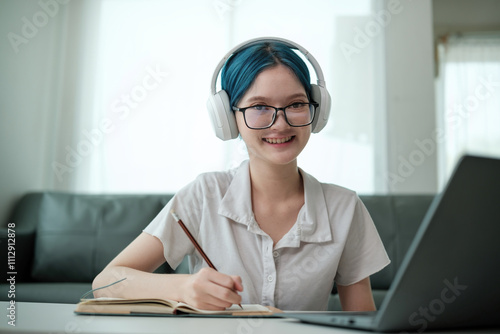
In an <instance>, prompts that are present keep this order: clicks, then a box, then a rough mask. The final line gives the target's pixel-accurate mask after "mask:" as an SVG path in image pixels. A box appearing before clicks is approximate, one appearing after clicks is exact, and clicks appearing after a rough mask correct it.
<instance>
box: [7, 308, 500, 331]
mask: <svg viewBox="0 0 500 334" xmlns="http://www.w3.org/2000/svg"><path fill="white" fill-rule="evenodd" d="M15 306H16V308H15V325H16V326H15V327H14V326H11V325H9V324H8V322H9V321H10V320H9V318H8V315H9V313H11V311H9V310H8V309H7V308H8V307H9V303H8V302H0V307H1V308H2V310H3V312H2V313H3V314H4V315H3V316H2V317H0V333H50V334H54V333H81V334H83V333H120V334H125V333H163V334H168V333H196V334H199V333H204V334H211V333H214V334H226V333H227V334H229V333H236V334H254V333H259V334H266V333H269V334H271V333H272V334H277V333H287V334H294V333H301V334H303V333H304V332H307V333H308V334H315V333H329V334H332V333H350V334H353V333H368V332H364V331H353V330H347V329H342V328H332V327H325V326H316V325H308V324H303V323H301V322H298V321H297V320H293V319H283V318H273V319H262V318H175V317H126V316H125V317H124V316H83V315H76V314H74V313H73V310H74V308H75V305H71V304H45V303H22V302H19V303H16V304H15ZM484 332H485V333H498V330H497V331H484ZM450 333H453V332H450ZM461 333H462V334H463V333H464V332H461ZM471 333H479V331H477V330H475V331H471ZM427 334H430V333H427ZM440 334H443V332H441V333H440Z"/></svg>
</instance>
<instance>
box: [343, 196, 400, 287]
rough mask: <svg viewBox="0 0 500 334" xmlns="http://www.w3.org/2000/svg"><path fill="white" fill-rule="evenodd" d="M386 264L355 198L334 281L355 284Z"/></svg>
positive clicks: (369, 221) (365, 213)
mask: <svg viewBox="0 0 500 334" xmlns="http://www.w3.org/2000/svg"><path fill="white" fill-rule="evenodd" d="M390 262H391V261H390V260H389V257H388V256H387V252H386V251H385V248H384V245H383V243H382V240H381V239H380V236H379V234H378V232H377V229H376V227H375V224H374V223H373V220H372V219H371V217H370V214H369V213H368V210H367V209H366V207H365V206H364V204H363V202H362V201H361V200H360V199H359V197H356V205H355V207H354V211H353V215H352V220H351V224H350V228H349V232H348V235H347V239H346V242H345V245H344V250H343V252H342V256H341V257H340V261H339V265H338V268H337V274H336V276H335V281H336V282H337V284H340V285H351V284H354V283H357V282H359V281H361V280H362V279H364V278H366V277H368V276H370V275H372V274H374V273H376V272H378V271H380V270H382V269H383V268H384V267H385V266H387V265H388V264H389V263H390Z"/></svg>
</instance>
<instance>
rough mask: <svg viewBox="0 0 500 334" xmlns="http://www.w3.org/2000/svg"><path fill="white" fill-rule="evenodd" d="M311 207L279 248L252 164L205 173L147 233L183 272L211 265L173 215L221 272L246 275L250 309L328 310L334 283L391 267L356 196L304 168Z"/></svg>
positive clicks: (348, 281) (304, 210) (303, 211)
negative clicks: (259, 210)
mask: <svg viewBox="0 0 500 334" xmlns="http://www.w3.org/2000/svg"><path fill="white" fill-rule="evenodd" d="M300 173H301V175H302V178H303V182H304V194H305V204H304V206H303V207H302V209H301V210H300V212H299V214H298V217H297V221H296V223H295V224H294V225H293V227H292V228H291V229H290V230H289V231H288V233H286V234H285V235H284V236H283V238H282V239H281V240H280V241H279V242H278V243H277V244H276V245H275V247H274V248H273V240H272V239H271V237H270V236H268V235H267V234H266V233H265V232H263V231H262V230H261V229H260V227H259V225H258V224H257V222H256V221H255V218H254V214H253V211H252V201H251V187H250V174H249V164H248V161H245V162H243V163H242V164H241V166H240V167H238V168H236V169H233V170H229V171H226V172H211V173H205V174H201V175H200V176H199V177H198V178H197V179H196V180H195V181H193V182H192V183H190V184H188V185H187V186H186V187H184V188H183V189H181V190H180V191H179V192H177V194H176V195H175V196H174V198H172V200H171V201H170V202H169V203H168V204H167V205H166V206H165V207H164V208H163V210H162V211H161V212H160V213H159V214H158V216H157V217H156V218H155V219H154V220H153V221H152V222H151V223H150V224H149V225H148V226H147V227H146V228H145V230H144V231H145V232H146V233H149V234H151V235H154V236H156V237H157V238H159V239H160V241H161V242H162V244H163V249H164V256H165V259H166V261H167V262H168V264H169V265H170V266H171V267H172V268H176V267H177V266H178V265H179V264H180V262H181V261H182V260H183V258H184V256H185V255H190V257H189V265H190V272H191V273H195V272H197V271H199V270H200V269H201V268H203V267H207V266H208V265H207V264H206V263H205V261H204V260H203V258H202V257H201V256H200V255H199V254H198V252H197V251H196V249H195V248H194V246H193V245H192V244H191V242H190V241H189V239H188V237H187V236H186V234H185V233H184V231H183V230H182V229H181V228H180V226H179V225H178V224H177V222H176V221H175V220H174V219H173V217H172V216H171V214H170V210H171V209H173V210H174V211H175V212H176V213H177V215H178V216H179V217H180V218H181V219H182V221H183V222H184V224H185V225H186V226H187V227H188V229H189V230H190V232H191V234H193V236H194V237H195V238H196V240H197V241H198V243H199V244H200V246H201V248H202V249H203V250H204V251H205V253H206V254H207V256H208V257H209V258H210V260H211V261H212V263H213V264H214V266H215V267H216V268H217V270H218V271H220V272H223V273H225V274H228V275H239V276H240V277H241V279H242V281H243V287H244V291H243V292H241V293H240V294H241V296H242V303H244V304H262V305H270V306H275V307H278V308H280V309H282V310H326V309H327V306H328V297H329V295H330V291H331V290H332V287H333V284H334V281H335V282H337V283H338V284H340V285H350V284H353V283H356V282H358V281H360V280H362V279H364V278H366V277H368V276H370V275H371V274H373V273H375V272H377V271H379V270H381V269H382V268H384V267H385V266H386V265H387V264H389V262H390V261H389V258H388V256H387V253H386V251H385V249H384V246H383V244H382V241H381V240H380V237H379V235H378V233H377V231H376V229H375V226H374V224H373V221H372V219H371V217H370V215H369V214H368V212H367V210H366V208H365V206H364V205H363V203H362V202H361V200H360V199H359V198H358V196H357V195H356V193H355V192H353V191H351V190H348V189H345V188H342V187H339V186H336V185H332V184H324V183H320V182H318V181H317V180H316V179H315V178H314V177H312V176H310V175H309V174H307V173H305V172H304V171H302V170H300Z"/></svg>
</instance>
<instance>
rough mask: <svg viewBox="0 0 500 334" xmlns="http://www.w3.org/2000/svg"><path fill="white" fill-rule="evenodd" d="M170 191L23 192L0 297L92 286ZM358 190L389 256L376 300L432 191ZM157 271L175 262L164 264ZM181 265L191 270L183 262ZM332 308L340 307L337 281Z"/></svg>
mask: <svg viewBox="0 0 500 334" xmlns="http://www.w3.org/2000/svg"><path fill="white" fill-rule="evenodd" d="M171 197H172V195H171V194H165V195H95V194H70V193H58V192H37V193H29V194H26V195H24V196H23V197H22V198H21V199H20V200H19V201H18V202H17V203H16V205H15V207H14V209H13V211H12V214H11V215H10V218H9V220H8V222H7V223H8V224H9V226H10V227H11V230H10V231H9V230H8V229H7V227H2V228H1V229H0V263H1V264H2V268H4V269H3V270H2V271H1V272H0V274H1V275H2V276H1V281H0V300H2V301H10V300H15V301H30V302H53V303H77V302H78V301H79V299H80V296H81V295H83V294H84V293H85V292H87V291H88V290H90V289H91V282H92V280H93V278H94V277H95V276H96V275H97V274H98V273H99V272H100V271H101V270H102V268H103V267H104V266H105V265H106V264H107V263H108V262H109V261H110V260H111V259H112V258H113V257H114V256H115V255H116V254H118V252H120V251H121V250H122V249H123V248H124V247H125V246H126V245H127V244H128V243H130V242H131V241H132V240H133V239H134V238H135V237H136V236H137V235H138V234H139V233H140V232H141V230H142V229H143V228H144V227H145V226H146V225H147V224H148V223H149V222H150V221H151V220H152V219H153V218H154V217H155V216H156V214H157V213H158V212H159V211H160V210H161V209H162V207H163V206H164V205H165V204H166V203H167V202H168V201H169V200H170V198H171ZM360 197H361V199H362V200H363V202H364V203H365V205H366V207H367V209H368V211H369V212H370V214H371V216H372V218H373V220H374V222H375V225H376V226H377V229H378V231H379V234H380V236H381V238H382V241H383V242H384V245H385V247H386V250H387V252H388V254H389V257H390V258H391V260H392V263H391V264H390V265H389V266H388V267H386V268H384V270H382V271H381V272H379V273H376V274H375V275H373V276H372V278H371V283H372V288H373V293H374V297H375V302H376V304H377V305H378V306H379V305H380V303H381V301H382V299H383V297H384V295H385V292H386V291H387V289H388V287H389V286H390V284H391V282H392V279H393V277H394V275H395V272H396V270H397V268H398V267H399V265H400V264H401V261H402V259H403V257H404V255H405V253H406V251H407V249H408V247H409V245H410V243H411V241H412V240H413V237H414V235H415V233H416V231H417V229H418V227H419V225H420V223H421V221H422V219H423V217H424V215H425V213H426V211H427V209H428V207H429V206H430V203H431V202H432V200H433V198H434V196H433V195H369V196H360ZM9 233H10V235H9ZM13 233H14V234H15V235H14V234H13ZM13 236H15V240H12V239H13V238H12V237H13ZM9 239H11V240H9ZM13 241H15V243H13ZM9 246H10V249H9V248H8V247H9ZM9 251H11V253H9ZM12 252H15V253H12ZM9 265H10V266H12V267H10V268H9V267H8V266H9ZM158 272H164V273H169V272H173V270H172V269H171V268H170V267H169V266H168V265H167V264H165V265H163V266H162V267H160V268H159V269H158ZM176 272H181V273H186V272H188V268H187V264H186V262H184V263H183V264H182V265H181V266H180V267H179V268H177V270H176ZM118 279H119V278H117V280H118ZM329 309H331V310H339V309H340V303H339V301H338V298H337V297H336V295H335V289H334V290H333V291H332V295H331V298H330V305H329Z"/></svg>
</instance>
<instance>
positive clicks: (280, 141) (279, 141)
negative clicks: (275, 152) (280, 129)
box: [265, 136, 292, 144]
mask: <svg viewBox="0 0 500 334" xmlns="http://www.w3.org/2000/svg"><path fill="white" fill-rule="evenodd" d="M290 140H292V137H291V136H290V137H285V138H265V141H267V142H268V143H270V144H283V143H286V142H287V141H290Z"/></svg>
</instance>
